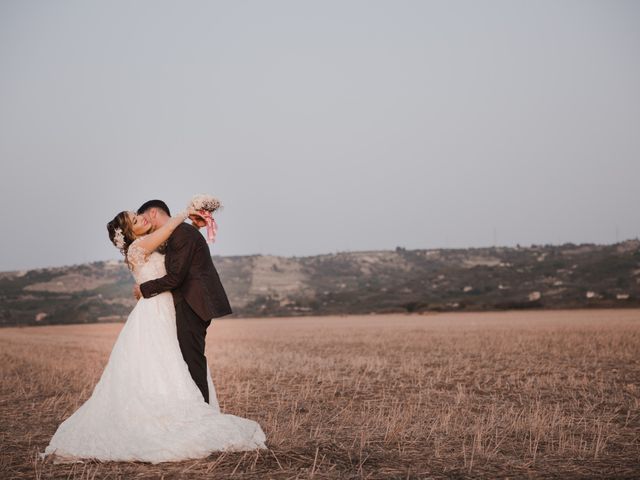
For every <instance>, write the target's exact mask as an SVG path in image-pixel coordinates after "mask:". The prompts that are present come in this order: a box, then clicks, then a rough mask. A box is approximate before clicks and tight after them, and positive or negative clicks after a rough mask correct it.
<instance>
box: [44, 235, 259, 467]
mask: <svg viewBox="0 0 640 480" xmlns="http://www.w3.org/2000/svg"><path fill="white" fill-rule="evenodd" d="M135 247H136V244H135V242H134V243H133V244H132V245H131V247H130V250H129V253H130V255H129V258H131V259H133V258H138V264H135V263H134V265H135V266H134V271H133V275H134V277H135V279H136V282H137V283H142V282H145V281H147V280H152V279H154V278H159V277H162V276H164V275H165V273H166V270H165V266H164V255H162V254H160V253H158V252H153V253H151V255H149V256H148V258H147V259H146V260H144V257H143V256H140V255H138V257H136V255H131V254H132V253H134V251H135ZM131 249H134V251H132V250H131ZM139 250H140V249H138V253H139ZM207 370H208V368H207ZM207 375H208V384H209V397H210V398H209V400H210V404H208V403H206V402H205V401H204V399H203V398H202V394H201V393H200V390H199V389H198V387H197V386H196V384H195V382H194V381H193V379H192V378H191V375H190V374H189V370H188V367H187V364H186V363H185V361H184V359H183V357H182V353H181V352H180V347H179V345H178V339H177V336H176V317H175V309H174V304H173V298H172V295H171V292H164V293H161V294H160V295H157V296H155V297H152V298H141V299H140V300H139V301H138V303H137V304H136V306H135V307H134V309H133V310H132V311H131V313H130V314H129V318H128V319H127V321H126V323H125V325H124V327H123V328H122V330H121V331H120V334H119V336H118V339H117V340H116V343H115V345H114V346H113V350H112V351H111V356H110V357H109V361H108V363H107V366H106V367H105V369H104V372H103V373H102V377H101V378H100V380H99V382H98V383H97V385H96V386H95V389H94V390H93V393H92V395H91V397H90V398H89V399H88V400H87V401H86V402H85V403H84V404H83V405H82V406H81V407H80V408H79V409H78V410H76V412H75V413H74V414H73V415H71V416H70V417H69V418H67V419H66V420H65V421H64V422H62V424H61V425H60V426H59V427H58V430H57V431H56V433H55V434H54V436H53V438H52V439H51V442H50V443H49V446H48V447H47V448H46V449H45V452H44V453H43V454H42V456H43V457H46V456H47V455H50V454H55V455H54V457H55V459H56V461H58V462H60V461H76V460H79V459H89V458H92V459H97V460H102V461H107V460H117V461H144V462H151V463H159V462H167V461H178V460H186V459H192V458H202V457H206V456H208V455H209V454H210V453H211V452H215V451H223V450H227V451H246V450H254V449H266V448H267V447H266V446H265V443H264V442H265V434H264V432H263V431H262V428H261V427H260V425H259V424H258V423H256V422H255V421H253V420H249V419H246V418H241V417H237V416H235V415H229V414H223V413H221V412H220V407H219V404H218V399H217V397H216V391H215V389H214V386H213V382H212V380H211V372H210V371H209V370H208V371H207Z"/></svg>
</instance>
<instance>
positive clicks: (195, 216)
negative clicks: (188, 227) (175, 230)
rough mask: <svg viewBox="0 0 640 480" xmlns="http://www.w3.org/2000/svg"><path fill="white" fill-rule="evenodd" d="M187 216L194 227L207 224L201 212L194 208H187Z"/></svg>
mask: <svg viewBox="0 0 640 480" xmlns="http://www.w3.org/2000/svg"><path fill="white" fill-rule="evenodd" d="M189 218H190V219H191V223H192V224H193V226H194V227H198V228H202V227H204V226H205V225H206V224H207V222H206V221H205V219H204V217H203V216H202V214H200V212H199V211H198V210H195V209H194V208H189Z"/></svg>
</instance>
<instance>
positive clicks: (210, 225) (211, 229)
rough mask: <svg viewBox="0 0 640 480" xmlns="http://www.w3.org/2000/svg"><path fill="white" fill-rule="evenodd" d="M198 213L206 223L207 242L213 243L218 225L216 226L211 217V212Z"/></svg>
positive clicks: (202, 211)
mask: <svg viewBox="0 0 640 480" xmlns="http://www.w3.org/2000/svg"><path fill="white" fill-rule="evenodd" d="M198 213H199V214H200V215H201V216H202V218H204V221H205V222H207V242H208V243H211V242H215V241H216V232H217V230H218V225H217V224H216V220H215V218H213V217H212V216H211V212H210V211H208V210H199V211H198Z"/></svg>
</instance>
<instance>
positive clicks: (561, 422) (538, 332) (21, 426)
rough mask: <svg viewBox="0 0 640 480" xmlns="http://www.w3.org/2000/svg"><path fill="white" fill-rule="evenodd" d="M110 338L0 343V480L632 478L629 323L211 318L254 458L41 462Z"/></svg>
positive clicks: (63, 329)
mask: <svg viewBox="0 0 640 480" xmlns="http://www.w3.org/2000/svg"><path fill="white" fill-rule="evenodd" d="M121 328H122V324H94V325H78V326H55V327H54V326H51V327H31V328H8V329H2V330H0V414H1V417H0V478H3V479H6V478H25V479H26V478H37V479H41V478H42V479H44V478H77V479H81V478H87V479H89V478H101V479H102V478H127V479H129V478H136V479H138V478H140V479H142V478H189V479H197V478H246V479H266V478H318V479H321V478H342V479H348V478H477V477H482V478H507V477H510V478H523V477H524V478H541V477H544V478H585V477H592V478H594V477H595V478H599V477H606V478H625V477H626V478H633V477H636V478H637V477H640V310H573V311H535V312H497V313H494V312H484V313H446V314H434V315H362V316H331V317H298V318H265V319H262V318H261V319H230V318H227V319H225V318H220V319H216V320H214V322H213V323H212V325H211V327H210V328H209V331H208V335H207V344H208V345H207V357H208V360H209V364H210V367H211V370H212V374H213V379H214V383H215V385H216V391H217V395H218V399H219V401H220V405H221V408H222V410H223V411H224V412H225V413H233V414H235V415H239V416H243V417H247V418H251V419H253V420H256V421H257V422H259V423H260V425H261V426H262V428H263V430H264V431H265V433H266V436H267V445H268V447H269V450H268V451H260V452H258V453H256V452H248V453H224V452H220V453H215V454H212V455H210V456H209V457H208V458H205V459H201V460H196V461H185V462H179V463H163V464H159V465H150V464H145V463H137V462H130V463H126V462H105V463H101V462H96V461H87V462H85V463H81V464H74V465H56V464H53V462H51V461H49V460H47V461H42V460H40V459H39V458H38V455H37V453H38V452H41V451H43V450H44V448H45V447H46V445H47V444H48V441H49V439H50V438H51V435H53V433H54V432H55V430H56V428H57V426H58V425H59V424H60V422H61V421H62V420H64V419H65V418H66V417H68V416H69V415H70V414H71V413H73V411H75V410H76V409H77V408H78V407H79V406H80V405H81V404H82V402H83V401H84V400H86V399H87V398H88V397H89V395H90V394H91V392H92V390H93V387H94V385H95V384H96V382H97V381H98V379H99V378H100V375H101V372H102V370H103V368H104V366H105V364H106V362H107V360H108V357H109V353H110V350H111V347H112V346H113V343H114V341H115V339H116V337H117V335H118V332H119V331H120V329H121Z"/></svg>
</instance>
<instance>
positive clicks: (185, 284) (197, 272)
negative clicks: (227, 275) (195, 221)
mask: <svg viewBox="0 0 640 480" xmlns="http://www.w3.org/2000/svg"><path fill="white" fill-rule="evenodd" d="M164 263H165V266H166V269H167V274H166V275H165V276H164V277H161V278H157V279H155V280H150V281H148V282H144V283H143V284H142V285H140V291H141V292H142V296H143V297H145V298H149V297H153V296H155V295H158V294H159V293H162V292H166V291H168V290H171V293H172V294H173V300H174V303H175V304H176V305H177V304H178V303H179V302H181V301H183V300H184V301H186V302H187V303H188V304H189V306H190V307H191V308H192V309H193V311H194V312H196V313H197V314H198V316H199V317H200V318H201V319H202V321H204V322H208V321H209V320H211V319H212V318H217V317H222V316H224V315H229V314H231V313H233V311H232V310H231V305H229V299H228V298H227V294H226V292H225V291H224V288H223V286H222V283H221V282H220V277H219V276H218V272H217V270H216V267H215V266H214V265H213V260H212V259H211V253H210V252H209V246H208V245H207V242H206V240H205V239H204V237H203V236H202V235H201V234H200V232H199V231H198V229H197V228H196V227H194V226H193V225H189V224H188V223H183V224H182V225H179V226H178V227H177V228H176V229H175V230H174V231H173V233H172V234H171V235H170V236H169V239H168V240H167V249H166V252H165V258H164Z"/></svg>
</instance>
